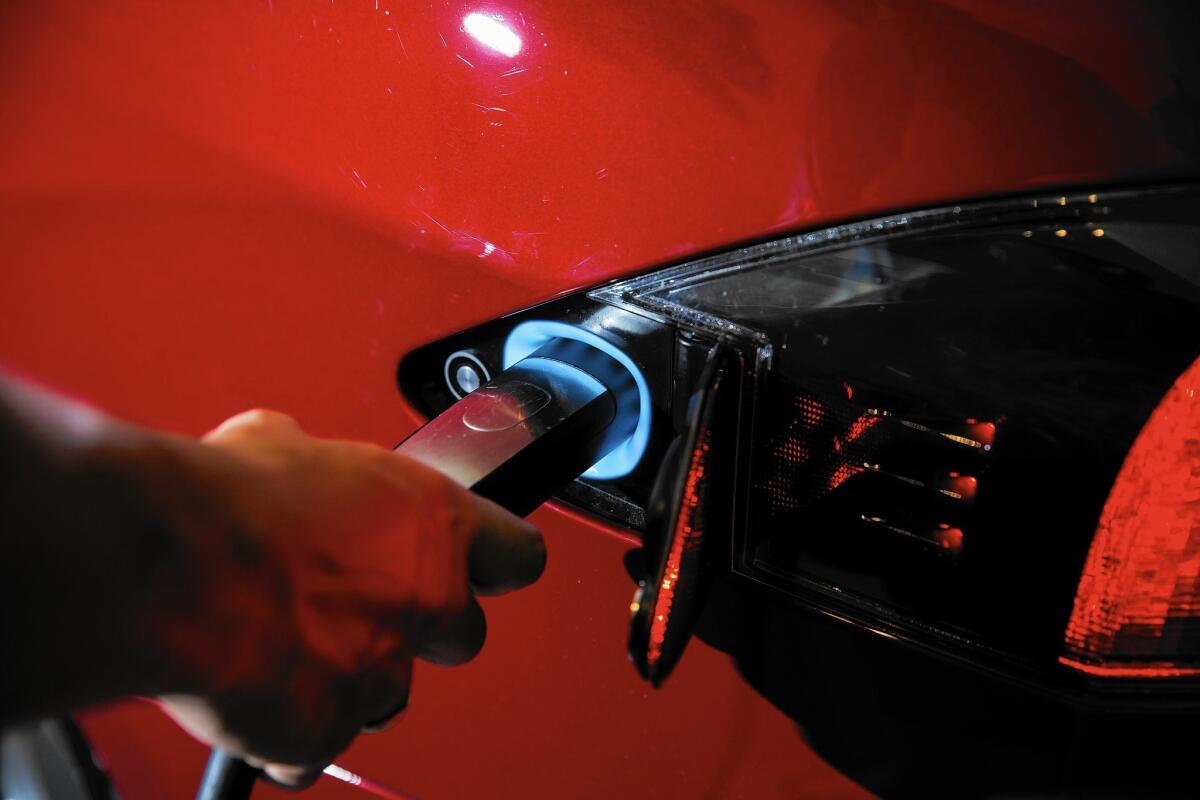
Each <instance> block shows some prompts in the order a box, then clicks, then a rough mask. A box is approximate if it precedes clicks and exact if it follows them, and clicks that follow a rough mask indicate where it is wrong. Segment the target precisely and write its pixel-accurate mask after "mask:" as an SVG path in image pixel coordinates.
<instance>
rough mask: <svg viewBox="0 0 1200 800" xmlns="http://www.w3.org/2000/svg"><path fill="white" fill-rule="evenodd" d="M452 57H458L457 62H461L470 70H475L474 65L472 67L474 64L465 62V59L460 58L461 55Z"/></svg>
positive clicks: (457, 54)
mask: <svg viewBox="0 0 1200 800" xmlns="http://www.w3.org/2000/svg"><path fill="white" fill-rule="evenodd" d="M454 55H456V56H458V60H459V61H461V62H463V63H464V64H466V65H467V66H468V67H470V68H471V69H475V65H474V64H472V63H471V62H470V61H467V60H466V59H465V58H463V57H462V55H460V54H459V53H455V54H454Z"/></svg>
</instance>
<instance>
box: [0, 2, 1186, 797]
mask: <svg viewBox="0 0 1200 800" xmlns="http://www.w3.org/2000/svg"><path fill="white" fill-rule="evenodd" d="M472 13H479V14H484V15H488V16H489V17H490V18H493V19H500V20H502V21H503V22H504V24H505V25H506V26H507V29H508V30H509V33H510V34H511V35H512V36H513V37H515V39H516V40H517V41H518V42H519V44H518V45H513V44H512V40H507V41H508V43H507V44H504V45H503V47H502V48H501V49H497V48H496V46H495V44H494V43H493V45H492V46H489V45H488V43H487V42H486V41H483V40H481V39H479V38H477V37H474V38H473V36H472V35H471V33H470V32H469V31H468V27H469V26H466V25H465V24H464V20H465V19H466V18H467V15H469V14H472ZM0 20H2V21H3V28H2V30H3V33H2V34H0V35H2V36H3V41H4V43H3V48H2V49H0V53H2V54H0V62H2V63H3V73H2V83H0V87H2V88H0V202H2V203H3V209H4V211H3V214H2V215H0V243H2V245H3V258H4V264H5V266H4V268H3V284H2V285H3V290H2V291H0V357H2V358H3V360H4V361H5V362H6V363H7V364H8V365H10V366H11V367H14V368H16V369H19V370H23V371H26V372H28V373H30V374H33V375H36V376H39V377H40V378H42V379H44V380H46V381H48V382H50V383H52V384H54V385H57V386H59V387H61V388H63V389H65V390H66V391H69V392H71V393H74V394H77V395H79V396H81V397H85V398H89V399H91V400H93V401H94V402H96V403H97V404H99V405H101V406H102V407H104V408H105V409H107V410H109V411H111V412H113V413H115V414H118V415H121V416H124V417H127V418H130V419H132V420H134V421H136V422H139V423H141V424H145V425H150V426H155V427H159V428H164V429H168V430H173V431H179V432H183V433H189V434H199V433H201V432H203V431H204V430H206V429H207V428H209V427H211V426H213V425H214V424H216V423H217V422H219V421H220V420H222V419H224V418H225V417H227V416H228V415H230V414H233V413H235V412H237V411H240V410H242V409H245V408H247V407H252V406H262V407H270V408H277V409H281V410H285V411H287V412H288V413H290V414H293V415H294V416H296V417H297V418H298V419H299V420H300V421H301V423H302V424H303V425H304V427H305V428H306V429H307V430H309V431H310V432H313V433H316V434H323V435H330V436H338V437H344V438H355V439H362V440H369V441H373V442H377V443H380V444H384V445H390V444H394V443H395V442H396V441H398V440H399V439H400V438H402V437H403V436H404V435H406V434H407V433H409V432H410V431H411V430H413V429H414V428H415V427H416V426H417V425H418V424H419V423H420V422H421V420H420V418H419V417H418V415H416V414H415V413H414V412H413V411H412V410H411V409H410V408H408V407H407V406H406V404H405V403H404V402H403V400H402V399H401V396H400V394H399V393H398V391H397V389H396V383H395V369H396V364H397V362H398V361H399V359H400V358H401V357H402V356H403V355H404V354H405V353H406V352H408V351H410V350H412V349H413V348H414V347H416V346H418V345H420V344H423V343H425V342H428V341H430V340H432V339H435V338H438V337H441V336H444V335H447V334H450V333H452V332H454V331H457V330H461V329H464V328H466V327H468V326H470V325H472V324H475V323H479V322H481V321H484V320H487V319H490V318H494V317H497V316H500V315H502V314H504V313H507V312H510V311H513V310H516V309H520V308H523V307H527V306H530V305H532V304H534V303H537V302H539V301H542V300H545V299H548V298H552V297H555V296H558V295H561V294H563V293H566V292H570V291H572V290H577V289H580V288H584V287H588V286H592V285H595V284H598V283H600V282H603V281H605V280H608V279H611V278H614V277H616V276H621V275H627V274H631V273H634V272H638V271H642V270H646V269H649V268H652V267H655V266H658V265H664V264H667V263H670V262H673V261H678V260H680V259H682V258H684V257H687V256H691V255H694V254H697V253H701V252H708V251H713V250H716V249H721V248H726V247H729V246H731V245H733V244H735V243H739V242H744V241H748V240H756V239H763V238H768V237H771V236H775V235H780V234H783V233H785V232H790V231H795V230H799V229H805V228H811V227H814V226H818V225H821V224H823V223H827V222H830V221H837V220H845V219H853V218H860V217H864V216H867V215H870V214H874V213H877V212H883V211H889V210H905V209H909V208H915V207H921V206H928V205H931V204H944V203H946V202H947V201H954V200H958V199H967V198H975V197H981V196H990V195H996V194H1004V193H1016V192H1023V191H1026V190H1030V189H1033V188H1035V187H1049V186H1059V185H1104V184H1125V183H1137V182H1139V181H1145V180H1156V179H1161V178H1164V177H1169V178H1179V177H1181V176H1188V175H1194V174H1195V172H1196V166H1197V158H1198V152H1200V150H1198V149H1197V146H1196V145H1197V141H1196V140H1195V131H1194V129H1193V133H1192V136H1193V138H1192V139H1191V140H1188V139H1187V138H1186V137H1183V138H1181V137H1180V135H1179V134H1178V131H1179V130H1180V126H1179V125H1177V124H1176V125H1172V124H1169V123H1170V121H1171V120H1172V119H1174V118H1175V117H1173V116H1172V115H1173V114H1174V115H1178V114H1179V113H1182V112H1180V111H1179V105H1180V103H1184V104H1185V105H1186V102H1188V101H1187V100H1186V99H1181V98H1182V95H1181V94H1180V92H1179V88H1178V85H1177V83H1176V80H1175V79H1176V77H1177V69H1178V63H1179V61H1180V59H1184V58H1188V57H1190V56H1191V54H1190V53H1189V52H1188V48H1189V47H1190V43H1191V42H1194V36H1195V29H1187V28H1186V27H1184V26H1180V25H1178V24H1176V21H1173V20H1168V19H1167V18H1166V17H1160V16H1156V15H1155V13H1153V11H1152V10H1147V9H1146V8H1144V7H1142V6H1141V5H1139V4H1136V3H1133V2H1129V3H1122V2H1111V3H1105V4H1103V5H1102V7H1098V6H1096V5H1095V4H1092V3H1074V2H1072V3H1057V4H1052V5H1051V4H1042V3H1033V2H1030V3H1009V2H986V1H984V2H968V1H967V0H960V1H959V2H946V3H928V4H917V3H907V2H898V3H892V2H883V1H882V0H880V1H879V2H876V1H875V0H861V2H853V3H850V2H836V3H835V2H820V1H819V0H812V2H805V3H770V2H754V0H733V2H728V3H711V4H710V3H685V2H664V3H637V2H616V3H599V4H588V5H584V4H574V3H556V2H550V1H549V0H495V2H493V1H492V0H479V1H478V2H475V0H450V1H449V2H438V3H430V4H425V3H421V4H413V3H399V2H393V1H392V0H358V1H355V2H351V1H350V0H320V2H317V0H312V1H311V2H292V1H291V0H256V2H253V3H229V2H211V3H190V4H174V3H155V2H124V1H122V2H111V3H80V2H74V3H73V2H42V3H11V4H7V5H6V6H5V7H4V9H3V10H0ZM514 47H517V48H518V49H517V50H516V52H513V49H514ZM505 51H507V52H505ZM1191 102H1194V101H1191ZM534 521H535V522H537V523H538V524H539V525H540V526H541V527H542V528H543V530H544V531H545V534H546V537H547V541H548V545H549V549H550V563H549V568H548V570H547V573H546V576H545V579H544V580H543V581H542V582H541V583H539V584H538V585H537V586H536V587H535V588H533V589H531V590H529V591H526V592H522V593H518V594H516V595H513V596H510V597H505V598H502V599H498V600H495V601H492V602H489V603H487V612H488V617H489V627H490V631H489V640H488V644H487V647H486V648H485V650H484V652H483V653H482V654H481V655H480V656H479V657H478V658H477V659H476V660H475V661H474V662H473V663H471V664H470V665H468V666H466V667H463V668H461V669H455V670H440V669H435V668H425V669H421V670H419V671H418V674H417V676H416V685H415V691H414V697H413V702H412V706H411V709H410V710H409V712H408V713H407V717H406V719H405V721H404V723H403V724H402V725H399V726H398V727H396V728H394V729H393V730H391V731H390V732H388V733H385V734H379V735H374V736H365V737H362V738H361V739H360V740H359V741H358V742H357V743H356V744H355V745H354V746H353V747H352V748H351V750H350V751H349V752H348V753H346V754H345V756H344V758H343V759H342V760H341V763H342V764H343V765H344V766H346V767H347V768H349V769H352V770H355V771H357V772H361V773H362V774H364V775H366V776H368V777H370V778H372V779H374V780H376V781H379V782H382V783H385V784H389V785H392V786H395V787H397V788H398V789H400V790H402V791H403V792H405V793H410V794H412V795H415V796H419V797H426V798H438V797H471V796H478V797H510V796H511V797H518V796H546V795H551V794H556V795H559V796H571V797H612V796H620V795H636V796H663V797H667V796H679V797H697V796H706V797H735V796H743V797H783V796H787V797H794V796H804V797H839V798H840V797H854V796H862V795H865V794H867V793H866V791H865V790H864V789H862V788H860V787H859V786H857V785H856V784H855V783H853V782H852V781H850V780H849V779H847V778H846V777H844V776H843V775H841V774H840V773H838V772H837V771H835V770H834V769H833V768H831V767H830V766H829V765H827V764H826V763H825V762H824V761H822V760H821V759H820V758H819V757H818V756H817V755H816V754H815V753H814V752H813V751H812V750H810V749H809V748H808V746H807V745H806V744H805V741H804V738H803V736H802V733H801V731H799V730H798V729H797V727H796V725H795V723H794V722H793V721H791V720H790V719H788V718H787V717H786V716H784V715H783V714H782V713H781V712H779V711H777V710H776V709H775V708H773V707H772V706H771V705H770V704H769V703H767V702H766V701H765V700H764V699H762V698H761V697H759V696H758V695H757V694H756V693H755V692H754V691H753V690H752V689H751V688H750V687H749V686H747V685H746V684H745V683H744V682H743V681H742V680H741V679H740V678H739V676H738V674H737V673H736V671H735V669H734V668H733V666H732V665H731V664H730V662H729V660H728V659H727V658H726V657H725V656H724V655H722V654H720V653H718V652H717V651H715V650H712V649H710V648H708V647H706V646H704V645H702V644H698V643H697V644H694V645H693V646H692V648H691V649H689V651H688V653H687V655H686V657H685V658H684V660H683V662H682V663H681V665H680V667H679V669H678V670H677V672H676V674H675V675H674V676H673V677H672V678H671V679H670V680H669V681H668V682H667V684H666V686H665V688H663V689H661V690H652V689H650V688H649V687H648V686H647V685H645V684H643V683H642V682H641V681H640V680H639V679H638V678H637V677H636V676H635V674H634V671H633V670H632V669H631V668H630V666H629V664H628V663H627V661H626V658H625V655H624V653H623V643H624V639H625V627H626V624H627V619H628V614H627V606H628V602H629V596H630V593H631V585H630V583H629V581H628V578H627V576H626V575H625V572H624V570H623V567H622V562H621V558H622V554H623V553H624V551H626V550H628V549H629V548H630V547H631V546H633V545H634V544H636V537H633V536H632V535H630V534H628V533H626V532H623V531H620V530H616V529H613V528H611V527H609V526H606V525H603V524H600V523H597V522H594V521H592V520H591V519H589V518H586V517H584V516H582V515H579V514H576V513H574V512H572V511H570V510H568V509H566V508H562V507H557V506H553V507H548V508H545V509H543V510H541V511H539V512H538V513H537V514H535V516H534ZM82 719H83V722H84V727H85V729H86V731H87V733H88V734H89V736H90V738H91V739H92V741H93V744H94V745H95V747H96V749H97V751H98V753H99V754H100V757H101V759H102V761H103V762H104V764H105V765H106V766H107V768H108V769H109V771H110V774H111V776H112V779H113V781H114V783H115V785H116V787H117V788H118V790H119V791H120V792H121V794H122V796H125V797H129V798H148V797H162V796H168V797H187V796H190V794H191V793H192V792H193V791H194V788H195V786H196V783H197V781H198V778H199V775H200V770H201V768H202V764H203V760H204V756H205V750H204V748H202V747H201V746H200V745H199V744H197V743H194V742H193V741H191V740H190V739H188V738H187V736H186V735H185V734H183V733H182V732H180V731H178V730H177V729H175V728H174V727H173V726H172V725H171V724H170V723H169V722H167V721H166V720H165V718H163V717H161V716H160V715H159V714H158V712H157V711H156V710H155V709H154V708H152V707H151V706H149V705H148V704H143V703H138V702H130V703H124V704H118V705H115V706H113V707H110V708H105V709H98V710H94V711H91V712H88V713H87V714H86V715H84V716H83V718H82ZM259 791H260V792H261V793H262V795H263V796H267V795H268V794H269V793H271V792H273V791H274V790H271V789H269V788H262V789H260V790H259ZM354 791H355V790H354V789H352V788H351V787H349V786H346V785H344V784H341V783H338V782H335V781H333V780H331V779H324V780H323V781H321V782H320V783H319V784H318V785H317V786H316V787H315V788H314V789H313V790H311V792H310V795H311V796H314V797H320V796H329V797H337V796H346V797H348V796H351V794H352V793H353V792H354Z"/></svg>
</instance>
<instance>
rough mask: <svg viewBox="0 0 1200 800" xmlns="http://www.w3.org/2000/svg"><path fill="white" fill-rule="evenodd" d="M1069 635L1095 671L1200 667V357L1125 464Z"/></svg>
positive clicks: (1148, 672) (1075, 651)
mask: <svg viewBox="0 0 1200 800" xmlns="http://www.w3.org/2000/svg"><path fill="white" fill-rule="evenodd" d="M1065 640H1066V653H1065V655H1063V656H1062V658H1061V659H1060V660H1061V661H1062V662H1063V663H1064V664H1067V665H1068V666H1071V667H1074V668H1076V669H1079V670H1082V671H1084V672H1087V673H1090V674H1095V675H1102V676H1108V677H1146V678H1161V677H1178V676H1186V675H1200V360H1197V361H1196V362H1195V363H1193V364H1192V365H1191V367H1189V368H1188V369H1187V370H1186V371H1185V372H1184V373H1183V374H1182V375H1181V376H1180V377H1179V379H1178V380H1176V381H1175V383H1174V385H1173V386H1172V387H1171V388H1170V390H1169V391H1168V392H1167V394H1166V396H1165V397H1163V400H1162V402H1161V403H1160V404H1159V406H1158V407H1157V408H1156V409H1155V410H1154V413H1153V414H1151V415H1150V419H1149V421H1147V423H1146V426H1145V427H1144V428H1143V429H1142V432H1141V433H1140V434H1139V435H1138V437H1137V439H1136V441H1135V442H1134V445H1133V448H1132V449H1131V450H1130V451H1129V455H1128V456H1127V457H1126V459H1125V463H1124V464H1123V465H1122V466H1121V471H1120V472H1119V473H1118V475H1117V480H1116V483H1114V484H1113V488H1112V492H1111V493H1110V494H1109V496H1108V501H1107V502H1106V503H1105V505H1104V511H1103V513H1102V514H1101V516H1100V524H1099V526H1098V527H1097V529H1096V536H1095V538H1094V539H1093V540H1092V546H1091V550H1090V551H1089V552H1088V557H1087V562H1086V564H1085V566H1084V570H1083V577H1082V578H1081V579H1080V581H1079V590H1078V592H1077V593H1076V595H1075V606H1074V609H1073V611H1072V612H1071V618H1070V622H1069V623H1068V624H1067V631H1066V636H1065Z"/></svg>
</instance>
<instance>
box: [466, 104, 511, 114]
mask: <svg viewBox="0 0 1200 800" xmlns="http://www.w3.org/2000/svg"><path fill="white" fill-rule="evenodd" d="M471 105H473V106H475V107H476V108H478V109H479V110H480V111H499V112H501V113H503V114H507V113H509V111H508V109H507V108H501V107H500V106H485V105H483V104H482V103H475V102H472V103H471Z"/></svg>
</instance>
